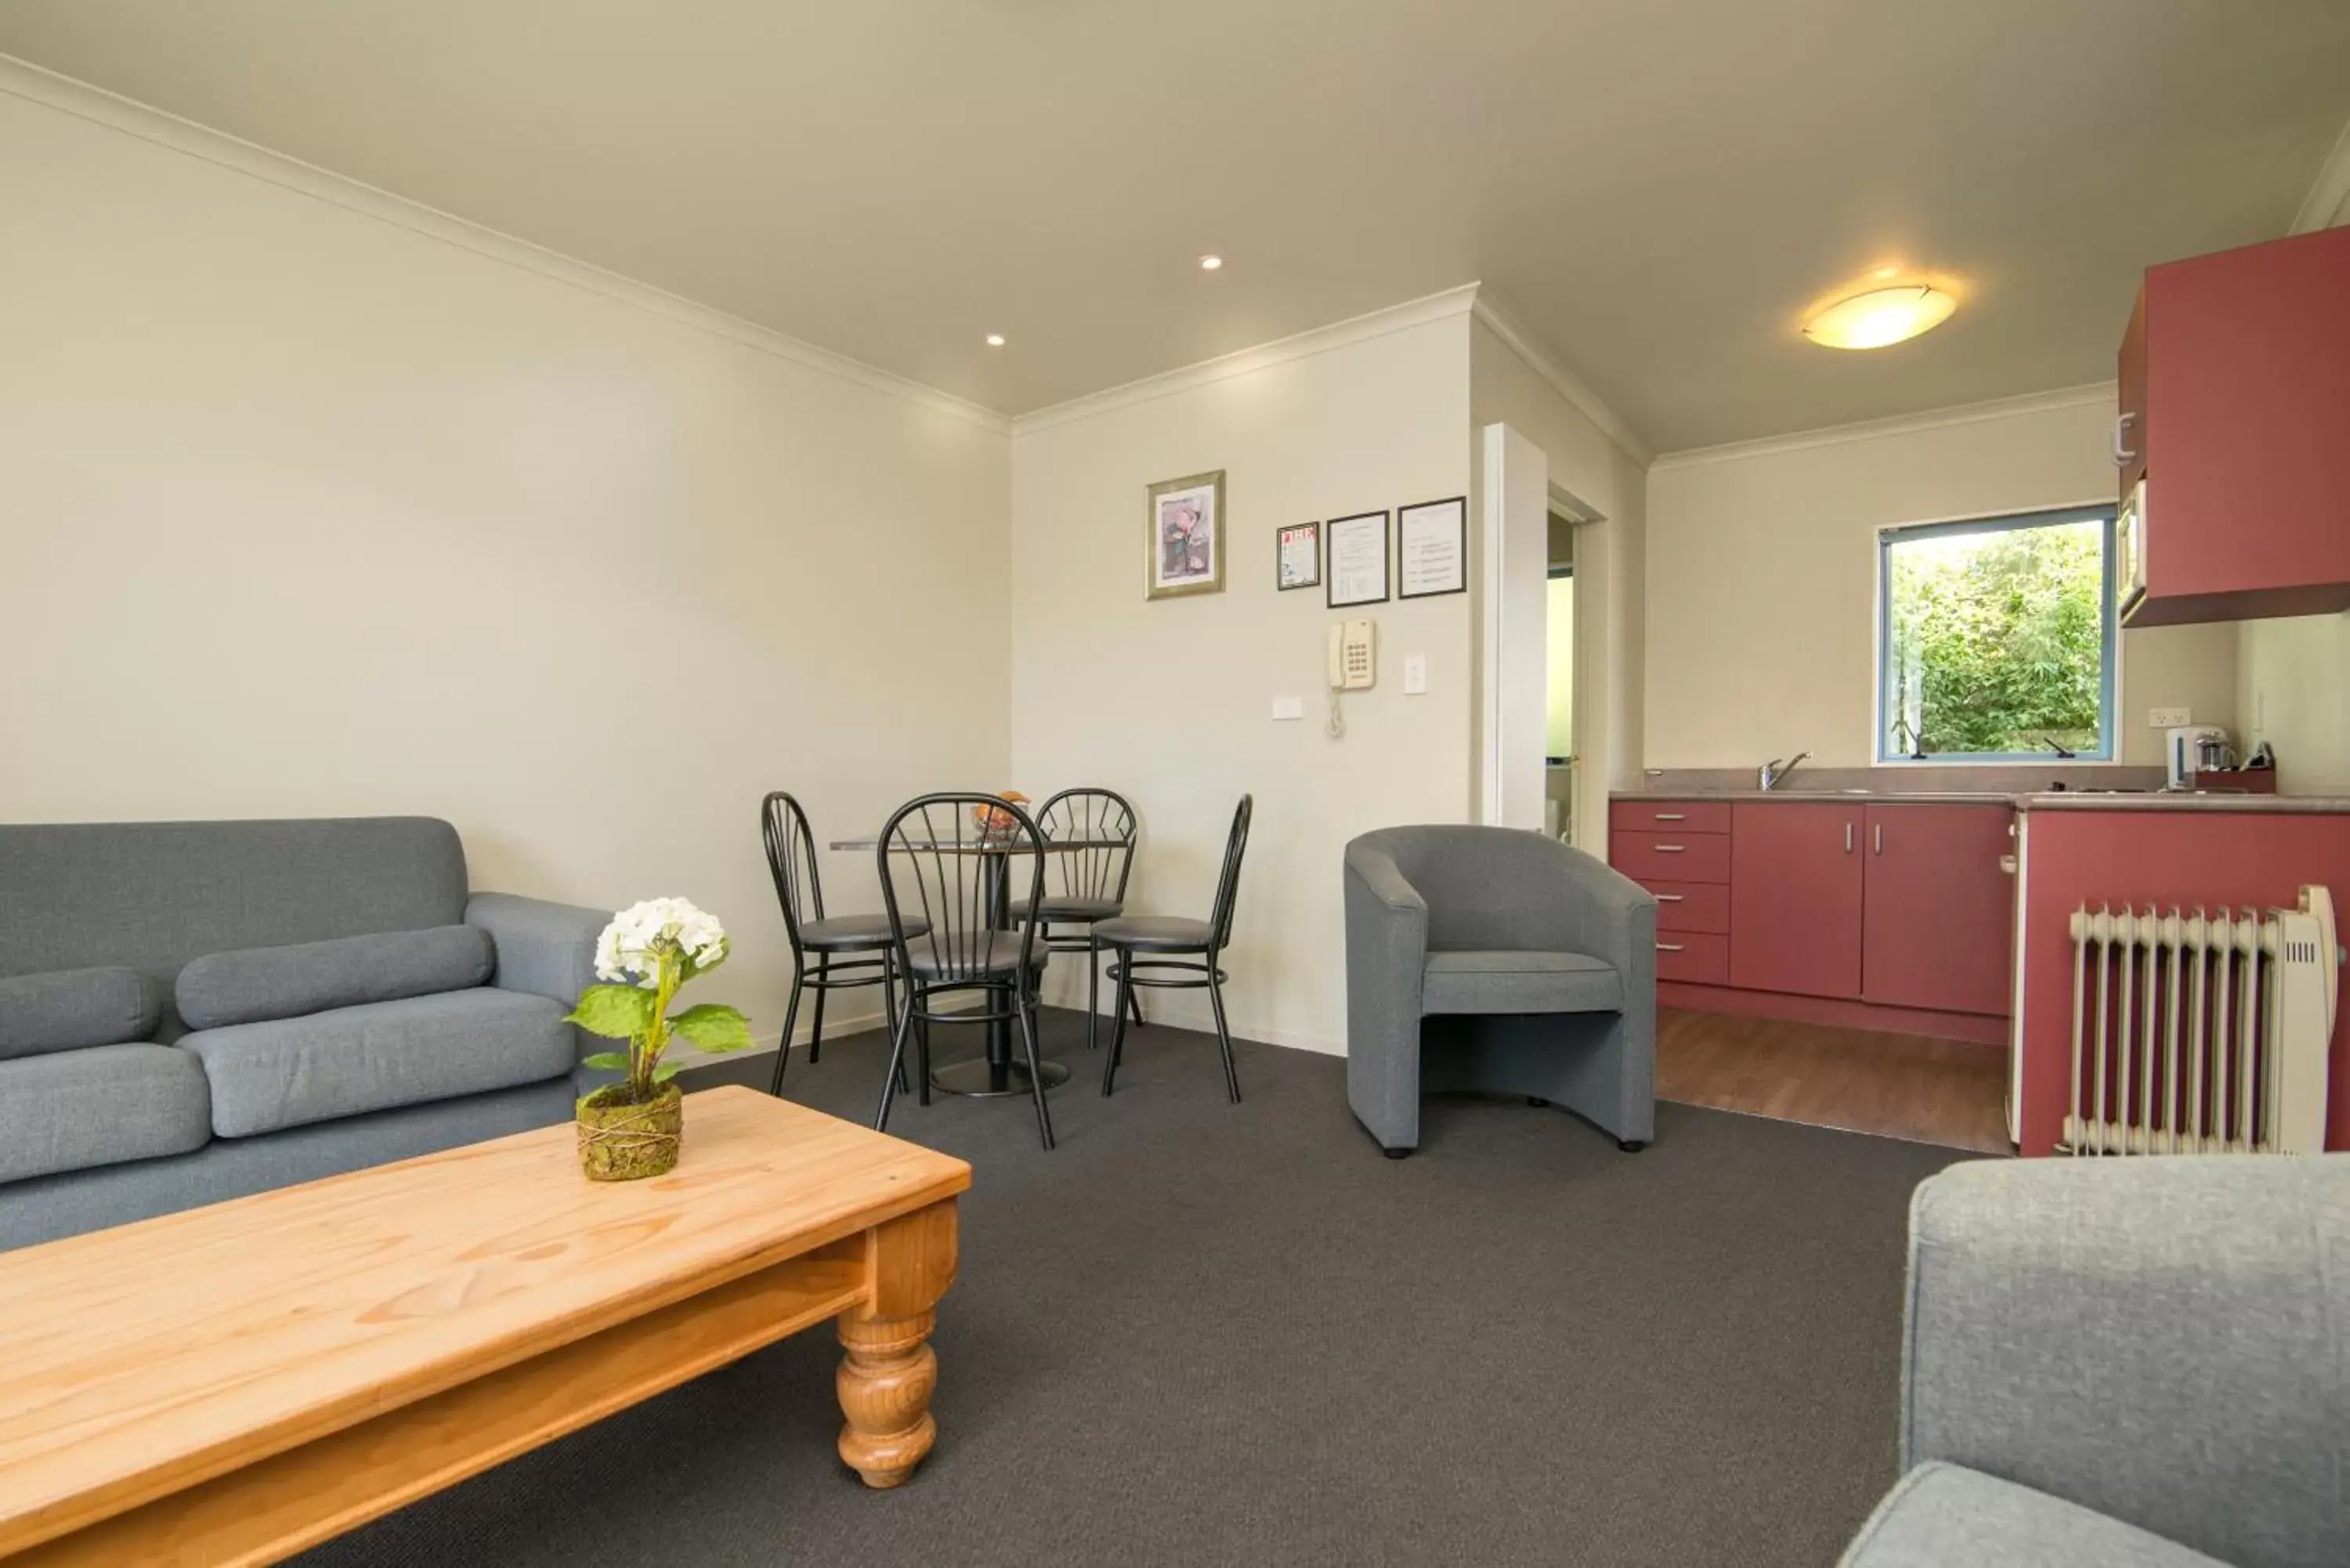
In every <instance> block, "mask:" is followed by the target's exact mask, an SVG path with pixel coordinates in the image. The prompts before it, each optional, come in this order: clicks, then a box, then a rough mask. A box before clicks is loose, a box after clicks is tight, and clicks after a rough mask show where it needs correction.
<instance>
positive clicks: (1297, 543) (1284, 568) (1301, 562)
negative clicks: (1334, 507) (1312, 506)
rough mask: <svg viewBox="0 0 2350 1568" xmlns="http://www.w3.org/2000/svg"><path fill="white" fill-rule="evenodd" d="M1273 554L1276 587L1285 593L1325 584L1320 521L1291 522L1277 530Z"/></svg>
mask: <svg viewBox="0 0 2350 1568" xmlns="http://www.w3.org/2000/svg"><path fill="white" fill-rule="evenodd" d="M1321 586H1322V524H1319V523H1291V524H1287V525H1285V526H1284V527H1282V528H1280V529H1277V530H1275V537H1274V587H1276V588H1278V589H1280V590H1281V591H1282V592H1284V593H1287V592H1288V591H1289V590H1290V589H1292V588H1318V587H1321Z"/></svg>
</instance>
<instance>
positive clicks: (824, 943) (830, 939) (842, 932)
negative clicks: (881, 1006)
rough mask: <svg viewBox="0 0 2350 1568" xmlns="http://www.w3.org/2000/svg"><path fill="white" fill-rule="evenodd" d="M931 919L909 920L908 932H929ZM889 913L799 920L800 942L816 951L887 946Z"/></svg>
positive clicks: (912, 934) (917, 933)
mask: <svg viewBox="0 0 2350 1568" xmlns="http://www.w3.org/2000/svg"><path fill="white" fill-rule="evenodd" d="M930 929H931V923H930V922H929V921H928V920H908V921H907V922H906V936H907V938H908V940H912V939H913V938H915V937H920V936H928V935H929V934H930ZM889 941H890V937H889V916H887V915H879V914H876V915H827V916H826V917H825V918H824V919H821V920H802V921H801V922H800V945H801V946H802V947H804V948H807V949H810V950H813V951H816V952H827V953H837V952H849V951H854V950H857V949H859V948H886V947H888V946H889Z"/></svg>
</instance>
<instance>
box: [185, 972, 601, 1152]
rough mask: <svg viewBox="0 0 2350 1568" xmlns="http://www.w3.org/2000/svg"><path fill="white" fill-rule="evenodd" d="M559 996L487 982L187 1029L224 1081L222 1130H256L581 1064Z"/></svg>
mask: <svg viewBox="0 0 2350 1568" xmlns="http://www.w3.org/2000/svg"><path fill="white" fill-rule="evenodd" d="M565 1012H566V1009H565V1007H564V1005H563V1004H562V1003H561V1002H552V1001H549V1000H548V999H547V998H546V997H543V996H524V995H521V994H518V993H516V992H510V991H494V990H491V989H489V988H487V987H483V988H480V989H477V990H473V991H452V992H442V993H441V994H439V995H437V996H411V997H404V998H401V999H400V1000H398V1001H394V1002H366V1003H363V1004H362V1005H360V1006H358V1007H344V1008H338V1009H337V1010H335V1011H334V1012H314V1013H312V1014H310V1015H309V1016H308V1017H307V1018H278V1019H272V1020H269V1021H268V1022H266V1023H233V1024H230V1025H228V1026H227V1027H225V1028H221V1029H203V1030H199V1031H197V1032H196V1033H193V1034H189V1035H185V1036H183V1037H182V1039H181V1041H180V1049H182V1050H183V1051H190V1052H192V1053H194V1054H195V1055H196V1056H197V1057H198V1058H199V1059H200V1060H201V1061H202V1062H203V1066H204V1075H205V1076H206V1077H207V1078H208V1079H210V1080H211V1084H212V1118H213V1132H214V1133H216V1134H218V1135H219V1136H220V1137H246V1136H248V1135H250V1134H253V1133H265V1132H274V1131H276V1129H278V1128H279V1127H301V1126H303V1125H304V1124H305V1123H308V1122H321V1121H327V1120H329V1119H330V1118H332V1117H335V1116H356V1115H358V1114H359V1112H361V1111H380V1110H385V1109H388V1108H390V1106H412V1105H417V1104H420V1103H421V1102H423V1101H426V1100H445V1099H452V1098H454V1097H455V1096H459V1095H478V1094H482V1093H484V1092H485V1091H487V1090H490V1089H503V1088H506V1087H508V1086H510V1085H515V1084H536V1083H538V1082H541V1081H542V1080H545V1079H548V1078H559V1077H562V1076H564V1075H567V1074H568V1073H569V1072H570V1071H571V1068H572V1064H573V1059H574V1056H575V1054H576V1051H577V1046H576V1044H575V1036H574V1035H573V1033H572V1029H571V1025H569V1024H568V1023H565V1022H564V1021H563V1016H564V1013H565Z"/></svg>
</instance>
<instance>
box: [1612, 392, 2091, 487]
mask: <svg viewBox="0 0 2350 1568" xmlns="http://www.w3.org/2000/svg"><path fill="white" fill-rule="evenodd" d="M2114 396H2115V388H2114V383H2113V382H2111V381H2093V382H2091V383H2089V384H2088V385H2086V386H2082V387H2061V388H2059V389H2056V390H2054V391H2053V392H2026V393H2024V394H2022V396H2021V397H2014V398H1993V399H1991V400H1990V401H1988V402H1981V403H1958V404H1954V405H1953V406H1951V407H1950V408H1947V409H1934V410H1929V411H1928V412H1925V413H1922V414H1897V415H1895V416H1894V417H1892V418H1891V419H1883V420H1863V421H1860V422H1859V423H1857V424H1849V425H1830V426H1828V427H1826V428H1825V429H1824V430H1812V431H1794V433H1792V434H1789V435H1780V436H1764V437H1763V438H1762V439H1760V440H1758V441H1731V442H1728V443H1726V444H1724V445H1721V446H1700V447H1690V448H1689V449H1688V450H1687V451H1684V452H1666V453H1664V454H1663V455H1662V456H1660V457H1659V458H1658V459H1657V461H1656V462H1654V463H1653V464H1651V465H1650V466H1649V469H1648V472H1651V473H1667V472H1671V471H1672V470H1674V469H1677V468H1702V467H1704V466H1705V465H1706V464H1708V463H1714V462H1737V461H1738V460H1739V459H1741V458H1747V457H1769V456H1772V455H1773V454H1775V453H1778V452H1804V451H1806V450H1808V449H1809V448H1812V447H1815V446H1837V445H1840V444H1842V443H1843V442H1845V441H1874V440H1876V439H1877V438H1878V437H1880V436H1900V435H1915V434H1917V433H1918V432H1919V431H1938V430H1947V429H1949V428H1950V427H1951V426H1953V425H1974V424H1981V423H1982V422H1984V421H1987V420H2007V419H2015V418H2018V417H2019V416H2022V415H2024V414H2044V413H2050V412H2053V411H2054V410H2059V409H2077V408H2081V407H2084V406H2085V405H2087V404H2091V403H2103V404H2105V405H2106V407H2108V408H2111V407H2112V406H2113V401H2114Z"/></svg>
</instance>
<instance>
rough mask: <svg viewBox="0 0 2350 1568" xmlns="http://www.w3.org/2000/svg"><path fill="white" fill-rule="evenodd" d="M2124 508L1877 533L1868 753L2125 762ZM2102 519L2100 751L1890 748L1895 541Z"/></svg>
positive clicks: (1960, 761) (1890, 760)
mask: <svg viewBox="0 0 2350 1568" xmlns="http://www.w3.org/2000/svg"><path fill="white" fill-rule="evenodd" d="M2119 512H2120V507H2119V505H2118V504H2116V503H2115V502H2112V501H2095V502H2086V503H2083V504H2077V505H2072V506H2055V507H2046V508H2043V509H2040V510H2037V511H2032V512H1995V513H1991V514H1987V515H1984V516H1981V517H1956V518H1950V519H1948V520H1946V521H1942V522H1936V523H1894V524H1885V525H1883V526H1880V527H1879V528H1878V529H1877V593H1876V603H1875V606H1874V613H1875V615H1876V617H1877V670H1876V676H1875V680H1873V681H1872V682H1871V686H1870V696H1869V727H1870V734H1871V739H1870V741H1869V755H1870V756H1871V758H1872V759H1873V760H1874V763H1875V765H1876V766H1878V767H1971V766H1977V765H1991V766H2003V767H2013V766H2015V765H2016V764H2018V763H2064V764H2065V765H2067V766H2073V765H2085V766H2093V767H2094V766H2109V765H2111V764H2113V763H2116V762H2118V761H2119V760H2120V749H2121V701H2122V679H2121V661H2122V639H2121V618H2120V604H2119V597H2120V595H2119V584H2118V582H2117V581H2116V577H2115V566H2116V561H2115V549H2116V545H2117V544H2118V540H2117V538H2116V534H2117V532H2118V530H2117V525H2116V521H2115V519H2116V516H2117V514H2119ZM2092 522H2094V523H2101V524H2104V526H2105V544H2104V547H2103V549H2102V550H2101V551H2100V552H2099V560H2100V562H2101V565H2102V567H2103V571H2102V582H2101V587H2100V598H2101V608H2102V614H2101V616H2100V622H2101V630H2102V638H2101V641H2100V644H2099V654H2098V664H2099V675H2100V679H2099V682H2098V692H2097V744H2096V747H2095V750H2092V751H2083V752H2080V753H2076V754H2074V756H2071V757H2059V756H2057V755H2056V754H2055V753H2054V752H2051V751H2047V750H2045V749H2040V750H2034V751H2027V752H1942V753H1932V754H1929V755H1927V756H1923V757H1918V756H1912V755H1910V754H1908V753H1893V752H1888V751H1887V744H1888V742H1890V740H1891V738H1892V726H1891V725H1890V724H1888V723H1887V716H1886V705H1887V700H1888V698H1889V697H1890V695H1891V693H1890V691H1889V690H1888V686H1889V682H1890V681H1891V679H1892V671H1893V594H1892V587H1893V572H1892V551H1893V546H1894V545H1900V544H1907V543H1910V542H1912V541H1915V540H1918V539H1931V538H1940V537H1947V536H1949V535H1953V534H1996V533H2004V532H2007V531H2010V530H2012V529H2017V528H2046V527H2053V526H2055V525H2058V524H2066V523H2092Z"/></svg>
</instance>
